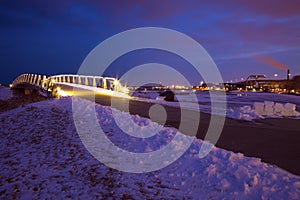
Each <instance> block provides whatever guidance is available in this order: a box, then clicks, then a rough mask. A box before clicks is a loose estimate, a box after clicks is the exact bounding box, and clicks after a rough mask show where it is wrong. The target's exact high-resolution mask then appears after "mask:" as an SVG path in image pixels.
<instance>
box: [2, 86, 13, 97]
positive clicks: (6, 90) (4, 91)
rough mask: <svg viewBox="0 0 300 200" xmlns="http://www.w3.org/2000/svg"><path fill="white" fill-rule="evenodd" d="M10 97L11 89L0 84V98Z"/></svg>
mask: <svg viewBox="0 0 300 200" xmlns="http://www.w3.org/2000/svg"><path fill="white" fill-rule="evenodd" d="M11 97H12V91H11V89H10V88H8V87H2V86H0V100H3V101H5V100H7V99H9V98H11Z"/></svg>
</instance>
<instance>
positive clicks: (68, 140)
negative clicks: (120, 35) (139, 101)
mask: <svg viewBox="0 0 300 200" xmlns="http://www.w3.org/2000/svg"><path fill="white" fill-rule="evenodd" d="M79 101H80V100H79ZM82 102H83V104H82V105H84V102H85V100H82ZM95 110H96V113H97V114H96V116H97V118H98V120H99V124H101V126H102V128H103V130H105V133H106V135H107V137H108V138H109V139H110V140H111V141H112V142H113V143H114V144H115V145H117V146H119V147H120V148H123V149H126V150H128V151H134V152H138V153H144V152H149V151H156V150H157V149H159V148H161V146H163V145H166V144H168V143H169V142H170V140H172V138H173V137H174V135H175V134H176V129H174V128H167V127H163V128H162V129H161V131H160V132H159V133H158V134H157V135H155V136H153V137H150V138H144V139H141V138H136V137H131V136H129V135H127V134H125V133H123V132H122V131H121V129H120V128H119V127H118V126H117V125H116V123H115V122H114V118H116V117H117V118H120V117H122V116H123V115H124V113H122V112H120V111H116V110H114V111H113V112H114V114H113V113H112V110H111V108H110V107H106V106H101V105H95ZM132 118H133V119H134V121H135V123H136V124H138V125H139V126H149V125H150V124H152V123H154V122H151V121H150V120H149V119H145V118H142V117H139V116H136V115H135V116H132ZM0 120H1V123H0V128H1V133H0V134H1V145H0V152H1V153H0V166H1V175H0V176H1V177H0V198H1V199H15V198H17V199H46V198H48V199H53V198H58V199H77V198H79V199H91V198H98V199H101V198H112V199H299V198H300V177H299V176H295V175H293V174H290V173H288V172H286V171H284V170H282V169H280V168H278V167H276V166H271V165H269V164H266V163H263V162H261V161H260V159H258V158H249V157H245V156H244V155H242V154H239V153H238V154H237V153H233V152H230V151H226V150H222V149H219V148H216V147H214V148H213V149H212V151H211V152H210V153H209V154H208V155H207V156H206V157H204V158H202V159H200V158H199V154H198V151H199V149H200V146H201V144H202V143H203V142H202V141H201V140H198V139H193V142H192V144H191V146H190V147H189V148H188V150H187V151H186V152H185V153H184V154H183V156H181V157H180V158H179V159H178V160H176V161H175V162H173V163H172V164H170V165H168V166H167V167H165V168H162V169H160V170H158V171H155V172H149V173H139V174H135V173H126V172H122V171H118V170H114V169H111V168H109V167H107V166H105V165H103V164H102V163H101V162H99V161H98V160H97V159H95V158H94V157H92V156H91V154H90V153H89V152H88V151H87V150H86V149H85V147H84V145H83V144H82V142H81V140H80V138H79V136H78V134H77V132H76V128H75V126H74V122H73V115H72V103H71V97H65V98H60V99H52V100H47V101H43V102H38V103H33V104H27V105H25V106H24V107H19V108H16V109H13V110H9V111H6V112H3V113H1V114H0ZM124 124H125V126H126V123H125V122H124ZM152 126H153V127H156V126H154V125H153V124H152ZM152 126H150V127H152ZM84 128H87V129H88V128H89V127H84ZM143 130H144V129H143V128H141V129H140V130H139V131H140V132H143ZM178 134H180V133H178ZM178 148H181V147H180V145H179V146H178ZM136 164H137V165H142V164H143V163H136Z"/></svg>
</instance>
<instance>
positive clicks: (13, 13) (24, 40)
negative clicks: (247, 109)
mask: <svg viewBox="0 0 300 200" xmlns="http://www.w3.org/2000/svg"><path fill="white" fill-rule="evenodd" d="M299 10H300V1H298V0H288V1H282V0H272V1H267V0H245V1H203V2H201V1H180V2H178V3H177V2H176V1H147V2H142V1H98V0H94V1H83V0H76V1H69V0H67V1H58V0H51V1H39V0H28V1H13V0H4V1H3V0H2V1H1V3H0V16H1V17H0V23H1V26H0V27H1V28H0V33H1V37H0V40H1V42H0V45H1V46H0V48H1V50H0V58H1V65H2V66H1V73H0V76H1V77H0V83H10V82H12V81H13V79H14V78H15V77H16V76H18V75H19V74H22V73H40V74H48V75H54V74H62V73H76V72H77V70H78V68H79V67H80V64H81V63H82V61H83V59H84V58H85V57H86V56H87V54H88V53H89V52H90V51H91V50H92V49H93V48H94V47H95V46H96V45H98V44H99V43H100V42H102V41H103V40H105V39H107V38H108V37H110V36H112V35H114V34H117V33H119V32H121V31H125V30H127V29H131V28H137V27H145V26H155V27H156V26H157V27H164V28H170V29H174V30H177V31H180V32H182V33H184V34H187V35H188V36H190V37H192V38H193V39H195V40H196V41H197V42H199V43H200V44H201V45H202V46H203V47H204V48H205V49H206V50H207V51H208V53H209V54H210V55H211V57H212V58H213V59H214V61H215V62H216V64H217V66H218V68H219V70H220V72H221V74H222V76H223V79H224V81H230V80H233V81H235V80H240V79H241V78H247V76H248V75H249V74H265V75H267V77H270V78H274V74H275V73H276V74H278V75H279V76H278V78H285V77H286V71H284V70H280V69H277V68H274V67H271V66H269V65H267V64H265V63H263V62H262V61H261V60H259V59H257V57H258V56H267V57H270V58H272V59H274V60H276V61H278V62H279V63H282V64H283V65H286V66H288V67H289V68H290V70H291V74H292V76H293V75H296V74H298V75H300V23H299V21H300V12H299ZM130 58H132V56H130ZM139 59H141V60H142V58H139ZM125 60H126V59H125ZM128 60H129V58H128V59H127V61H124V62H126V64H124V65H129V64H130V61H128ZM145 60H146V61H148V59H147V58H146V59H145ZM122 70H124V69H122ZM110 73H111V74H110V75H114V74H113V73H115V74H116V75H117V74H120V73H121V72H119V71H118V69H114V70H111V72H110ZM196 81H198V80H196ZM199 82H200V80H199Z"/></svg>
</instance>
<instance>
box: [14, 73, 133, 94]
mask: <svg viewBox="0 0 300 200" xmlns="http://www.w3.org/2000/svg"><path fill="white" fill-rule="evenodd" d="M61 87H64V88H66V90H61ZM11 88H13V89H24V90H25V94H26V93H28V94H29V93H30V92H31V91H32V90H37V91H39V92H40V94H42V95H44V96H48V97H56V96H65V95H72V94H71V93H70V92H69V93H66V91H70V88H81V89H83V90H92V91H96V92H100V93H105V94H108V95H114V96H122V97H126V96H127V95H128V93H129V91H128V89H127V87H126V86H123V85H122V84H121V83H120V82H119V80H118V79H116V78H111V77H102V76H88V75H72V74H65V75H55V76H49V77H46V76H45V75H38V74H22V75H20V76H18V77H17V78H16V79H15V80H14V81H13V83H12V84H11ZM67 88H68V89H67Z"/></svg>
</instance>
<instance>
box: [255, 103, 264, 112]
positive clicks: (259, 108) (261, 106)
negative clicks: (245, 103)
mask: <svg viewBox="0 0 300 200" xmlns="http://www.w3.org/2000/svg"><path fill="white" fill-rule="evenodd" d="M264 108H265V104H264V103H261V102H254V112H255V114H258V115H263V114H264Z"/></svg>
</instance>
